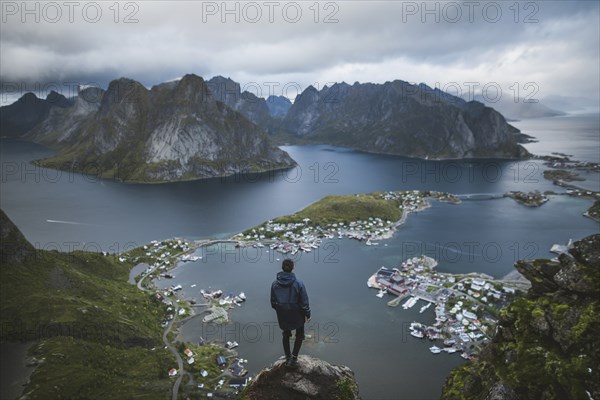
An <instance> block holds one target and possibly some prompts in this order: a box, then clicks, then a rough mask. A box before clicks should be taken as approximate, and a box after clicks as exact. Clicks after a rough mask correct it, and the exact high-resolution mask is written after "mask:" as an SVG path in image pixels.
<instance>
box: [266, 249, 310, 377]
mask: <svg viewBox="0 0 600 400" xmlns="http://www.w3.org/2000/svg"><path fill="white" fill-rule="evenodd" d="M281 269H282V270H283V271H281V272H278V273H277V279H276V280H275V281H274V282H273V284H272V285H271V307H273V308H274V309H275V311H276V312H277V322H279V327H280V328H281V330H282V331H283V351H284V352H285V358H286V365H287V366H288V367H292V368H295V367H297V366H298V353H299V352H300V347H301V346H302V341H303V340H304V323H305V322H309V321H310V306H309V305H308V294H307V293H306V288H305V287H304V283H302V281H300V280H298V279H296V275H294V273H293V272H292V271H293V270H294V262H293V261H292V260H290V259H285V260H283V263H282V264H281ZM293 330H295V331H296V339H295V340H294V349H293V351H291V352H290V337H291V336H292V331H293Z"/></svg>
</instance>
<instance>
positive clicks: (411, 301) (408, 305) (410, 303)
mask: <svg viewBox="0 0 600 400" xmlns="http://www.w3.org/2000/svg"><path fill="white" fill-rule="evenodd" d="M417 301H419V299H418V298H417V297H411V298H410V299H408V300H407V301H406V303H404V304H402V308H404V309H405V310H408V309H409V308H411V307H412V306H414V305H415V304H417Z"/></svg>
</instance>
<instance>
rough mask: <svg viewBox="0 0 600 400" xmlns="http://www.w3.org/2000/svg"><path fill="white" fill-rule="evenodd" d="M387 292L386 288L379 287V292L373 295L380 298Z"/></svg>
mask: <svg viewBox="0 0 600 400" xmlns="http://www.w3.org/2000/svg"><path fill="white" fill-rule="evenodd" d="M386 293H387V290H386V289H379V293H377V294H376V295H375V296H377V297H379V298H380V299H381V298H383V296H384V295H385V294H386Z"/></svg>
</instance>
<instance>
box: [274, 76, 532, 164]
mask: <svg viewBox="0 0 600 400" xmlns="http://www.w3.org/2000/svg"><path fill="white" fill-rule="evenodd" d="M282 130H283V131H285V132H286V133H288V134H293V135H296V136H299V137H303V138H305V139H309V140H312V141H317V142H326V143H331V144H337V145H343V146H349V147H353V148H358V149H361V150H367V151H372V152H378V153H389V154H400V155H407V156H415V157H423V158H425V157H429V158H469V157H506V158H520V157H524V156H526V155H527V152H526V151H525V150H524V149H523V148H522V147H521V146H519V145H518V143H517V135H516V134H517V133H518V132H519V131H518V130H517V129H516V128H514V127H512V126H510V125H509V124H507V123H506V120H505V119H504V117H502V115H501V114H499V113H498V112H496V111H495V110H493V109H491V108H489V107H485V106H484V105H483V104H481V103H478V102H469V103H467V102H465V101H464V100H462V99H460V98H458V97H454V96H451V95H448V94H446V93H443V92H441V91H439V90H436V89H431V88H429V87H427V86H426V85H423V84H421V85H418V86H416V85H411V84H409V83H407V82H403V81H398V80H397V81H393V82H386V83H384V84H382V85H378V84H370V83H367V84H359V83H355V84H354V85H348V84H346V83H336V84H334V85H333V86H331V87H324V88H323V89H322V90H320V91H318V90H316V89H315V88H314V87H312V86H311V87H308V88H307V89H306V90H305V91H304V92H303V93H302V94H301V95H300V96H299V97H298V98H297V99H296V100H295V102H294V104H293V105H292V106H291V108H290V109H289V111H288V112H287V114H286V116H285V118H284V120H283V123H282Z"/></svg>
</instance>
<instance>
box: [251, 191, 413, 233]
mask: <svg viewBox="0 0 600 400" xmlns="http://www.w3.org/2000/svg"><path fill="white" fill-rule="evenodd" d="M400 205H401V201H400V200H386V199H384V198H382V197H381V193H368V194H356V195H332V196H326V197H324V198H322V199H321V200H319V201H317V202H316V203H313V204H311V205H309V206H308V207H306V208H304V209H302V210H301V211H298V212H297V213H294V214H291V215H287V216H283V217H278V218H274V219H273V223H280V224H289V223H292V224H293V223H301V222H303V221H304V220H305V219H307V218H308V219H309V220H310V221H308V223H307V224H308V225H312V226H320V227H325V226H327V225H329V224H335V223H340V222H342V223H345V224H348V223H350V222H353V221H367V220H368V219H369V218H374V217H379V218H381V219H382V220H384V221H385V220H389V221H398V220H399V219H400V218H401V217H402V209H401V208H400ZM265 225H266V223H265V224H262V225H259V226H257V227H255V228H253V229H254V230H257V229H260V228H261V227H264V226H265ZM253 229H248V230H246V231H244V232H243V234H244V235H248V234H250V233H252V232H253ZM264 233H265V235H266V236H269V235H270V234H272V232H264Z"/></svg>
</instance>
